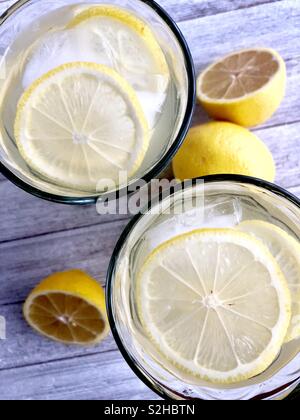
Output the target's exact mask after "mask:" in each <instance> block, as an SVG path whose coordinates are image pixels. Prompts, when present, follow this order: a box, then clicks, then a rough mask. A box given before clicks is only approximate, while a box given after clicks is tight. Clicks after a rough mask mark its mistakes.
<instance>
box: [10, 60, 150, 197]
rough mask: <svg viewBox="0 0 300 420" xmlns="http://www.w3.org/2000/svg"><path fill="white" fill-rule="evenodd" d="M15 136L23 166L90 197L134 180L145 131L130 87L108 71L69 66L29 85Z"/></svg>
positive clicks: (146, 135)
mask: <svg viewBox="0 0 300 420" xmlns="http://www.w3.org/2000/svg"><path fill="white" fill-rule="evenodd" d="M15 137H16V141H17V145H18V148H19V150H20V153H21V155H22V156H23V158H24V159H25V161H26V162H27V163H28V165H29V166H30V167H31V168H32V169H33V170H35V171H36V172H38V173H39V174H41V175H42V176H43V177H45V178H47V179H50V180H51V181H53V182H54V183H57V184H58V185H61V186H66V187H70V188H77V189H79V190H80V191H90V192H95V191H96V190H97V185H99V182H100V181H102V180H103V179H109V180H111V181H112V182H113V183H114V184H115V185H116V186H118V182H119V174H120V172H121V171H126V172H127V173H128V176H129V177H130V176H133V175H134V174H135V172H136V171H137V170H138V169H139V167H140V165H141V163H142V161H143V159H144V156H145V153H146V151H147V149H148V145H149V130H148V125H147V121H146V118H145V116H144V113H143V110H142V108H141V105H140V103H139V100H138V98H137V96H136V94H135V92H134V91H133V89H132V87H131V86H130V85H129V84H128V83H127V82H126V81H125V79H123V78H122V77H121V76H119V75H118V74H117V73H116V72H115V71H114V70H113V69H111V68H108V67H106V66H103V65H98V64H94V63H80V62H75V63H69V64H65V65H63V66H60V67H58V68H56V69H54V70H52V71H50V72H49V73H47V74H46V75H44V76H43V77H41V78H40V79H38V80H37V81H36V82H34V83H33V84H32V85H31V86H30V87H29V88H28V89H27V90H26V91H25V93H24V94H23V96H22V97H21V99H20V101H19V104H18V108H17V116H16V122H15Z"/></svg>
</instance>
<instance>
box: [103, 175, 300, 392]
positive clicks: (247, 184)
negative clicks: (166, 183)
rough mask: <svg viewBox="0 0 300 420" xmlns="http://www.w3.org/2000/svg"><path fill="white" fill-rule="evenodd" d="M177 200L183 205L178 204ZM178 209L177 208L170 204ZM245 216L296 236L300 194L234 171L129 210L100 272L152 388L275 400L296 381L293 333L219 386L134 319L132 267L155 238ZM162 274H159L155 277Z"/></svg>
mask: <svg viewBox="0 0 300 420" xmlns="http://www.w3.org/2000/svg"><path fill="white" fill-rule="evenodd" d="M182 204H185V205H184V207H183V206H182ZM177 208H179V209H181V210H180V211H179V212H177V211H175V209H177ZM245 220H262V221H266V222H269V223H272V224H274V225H276V226H278V227H280V228H282V229H284V230H285V231H286V232H288V233H289V234H290V235H292V236H293V237H294V238H295V239H296V240H298V241H300V200H299V199H298V198H296V197H294V196H293V195H291V194H290V193H288V192H287V191H285V190H283V189H281V188H279V187H277V186H275V185H273V184H269V183H267V182H264V181H261V180H258V179H254V178H248V177H243V176H234V175H220V176H210V177H205V178H203V179H199V180H194V181H193V183H192V185H189V186H186V187H184V188H183V189H182V187H181V186H179V187H178V190H177V191H175V192H174V194H171V196H167V197H165V198H163V199H160V200H159V201H158V202H156V203H154V204H152V205H151V207H150V208H149V209H148V210H147V211H145V212H142V214H140V215H138V216H136V217H135V218H134V219H133V220H132V222H131V223H130V224H129V225H128V226H127V228H126V229H125V231H124V233H123V235H122V236H121V238H120V240H119V242H118V244H117V246H116V249H115V251H114V254H113V257H112V260H111V264H110V268H109V272H108V277H107V306H108V313H109V318H110V324H111V328H112V332H113V334H114V337H115V340H116V342H117V344H118V346H119V349H120V351H121V352H122V354H123V356H124V358H125V359H126V361H127V362H128V364H129V365H130V367H131V368H132V369H133V371H134V372H135V373H136V374H137V375H138V377H139V378H140V379H141V380H142V381H144V383H145V384H146V385H148V386H149V387H150V388H151V389H152V390H153V391H155V392H157V393H158V394H159V395H160V396H161V397H163V398H167V399H169V398H171V399H178V400H189V399H203V400H251V399H262V400H264V399H282V398H284V397H285V396H287V395H288V394H290V393H291V392H292V391H293V390H294V389H295V388H296V386H297V385H298V383H299V382H300V340H294V341H292V342H290V343H288V344H285V345H284V346H283V347H282V350H281V353H280V354H279V355H278V358H277V359H276V361H275V362H274V363H273V364H272V365H271V366H270V367H269V368H268V369H267V370H266V371H265V372H263V373H262V374H260V375H259V376H257V377H254V378H252V379H249V380H248V381H244V382H242V383H238V384H236V385H228V386H218V385H213V384H211V383H208V382H205V381H202V380H200V379H197V378H196V377H193V376H192V375H189V374H186V373H183V372H182V371H180V369H178V368H176V367H175V366H174V365H172V364H171V363H170V362H169V361H168V360H167V359H165V358H164V357H163V356H162V355H161V354H160V352H159V351H158V350H157V349H156V347H155V345H154V344H153V343H152V341H151V340H150V339H149V337H148V335H147V334H146V333H145V330H144V328H143V326H142V324H141V322H140V319H139V315H138V310H137V306H136V280H137V274H138V272H139V271H140V268H141V266H142V265H143V263H144V262H145V259H146V258H147V256H148V255H149V253H150V252H151V251H152V250H153V249H154V248H156V247H157V246H158V245H159V244H160V243H163V242H165V241H167V240H168V239H170V238H172V237H174V236H176V235H178V234H180V233H185V232H188V231H192V230H195V229H198V228H202V227H205V228H209V227H211V228H232V227H234V226H236V225H237V224H239V223H240V222H242V221H245ZM162 281H163V279H162Z"/></svg>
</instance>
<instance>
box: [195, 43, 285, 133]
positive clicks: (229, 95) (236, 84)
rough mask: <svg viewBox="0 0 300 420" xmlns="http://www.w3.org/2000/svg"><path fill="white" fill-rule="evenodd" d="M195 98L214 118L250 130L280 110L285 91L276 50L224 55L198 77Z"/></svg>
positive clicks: (280, 60)
mask: <svg viewBox="0 0 300 420" xmlns="http://www.w3.org/2000/svg"><path fill="white" fill-rule="evenodd" d="M197 88H198V99H199V101H200V103H201V104H202V105H203V107H204V108H205V109H206V110H207V112H208V113H209V115H210V116H211V117H213V118H216V119H221V120H228V121H231V122H233V123H236V124H239V125H242V126H246V127H251V126H255V125H258V124H261V123H263V122H265V121H266V120H267V119H268V118H270V117H271V116H272V115H273V113H274V112H275V111H276V110H277V108H278V107H279V105H280V103H281V101H282V99H283V97H284V94H285V88H286V65H285V62H284V60H283V59H282V57H281V56H280V55H279V54H278V52H277V51H274V50H273V49H269V48H253V49H248V50H242V51H238V52H235V53H232V54H229V55H227V56H226V57H224V58H222V59H221V60H219V61H217V62H216V63H214V64H212V65H211V66H210V67H208V68H207V69H205V70H204V71H203V72H202V73H201V74H200V76H199V78H198V83H197Z"/></svg>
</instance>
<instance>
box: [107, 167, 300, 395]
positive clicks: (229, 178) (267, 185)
mask: <svg viewBox="0 0 300 420" xmlns="http://www.w3.org/2000/svg"><path fill="white" fill-rule="evenodd" d="M198 181H204V185H205V184H209V183H216V182H232V183H242V184H248V185H254V186H256V187H259V188H262V189H264V190H267V191H269V192H272V193H273V194H275V195H277V196H280V197H283V198H285V199H286V200H288V201H289V202H291V203H293V204H294V205H295V206H296V207H298V208H299V209H300V199H299V198H298V197H296V196H295V195H294V194H292V193H290V192H289V191H287V190H286V189H284V188H283V187H280V186H278V185H275V184H273V183H271V182H268V181H264V180H262V179H259V178H254V177H249V176H245V175H231V174H220V175H208V176H203V177H199V178H194V179H193V180H191V184H189V186H188V188H192V187H193V186H196V185H197V182H198ZM183 187H184V183H179V184H178V186H177V187H175V189H174V192H172V195H174V194H176V192H177V191H183ZM164 199H166V197H165V196H164V195H163V194H162V193H161V194H160V195H159V197H158V200H157V201H156V202H155V203H154V204H153V203H152V204H153V205H157V204H158V203H161V202H162V201H163V200H164ZM152 204H151V202H149V204H148V209H149V210H150V209H151V208H152V207H153V206H152ZM146 214H147V213H146ZM144 216H145V214H143V212H141V213H139V214H137V215H136V216H135V217H134V218H133V219H132V220H131V221H130V222H129V223H128V225H127V226H126V227H125V229H124V230H123V232H122V234H121V236H120V238H119V240H118V242H117V244H116V246H115V248H114V251H113V254H112V257H111V260H110V263H109V267H108V271H107V276H106V307H107V314H108V320H109V324H110V328H111V331H112V334H113V337H114V340H115V342H116V344H117V347H118V349H119V351H120V352H121V354H122V356H123V358H124V359H125V361H126V363H127V364H128V366H129V367H130V368H131V370H132V371H133V372H134V373H135V375H136V376H137V377H138V378H139V379H140V380H141V381H142V382H143V383H144V384H145V385H146V386H147V387H148V388H150V390H152V391H153V392H154V393H156V394H157V395H158V396H159V397H161V398H163V399H165V400H172V398H171V397H170V395H169V394H168V393H167V392H165V391H164V390H163V389H162V388H161V387H159V386H158V385H156V384H155V383H154V381H151V380H150V379H149V378H148V376H147V375H146V374H145V375H144V374H143V373H142V370H143V367H142V366H141V367H139V366H138V364H137V363H136V361H135V360H134V358H133V357H132V355H131V354H130V352H129V351H128V350H127V349H126V347H125V345H124V344H123V342H122V339H121V336H120V334H119V332H118V329H117V326H116V320H115V316H114V308H113V302H112V296H113V294H112V290H113V287H114V284H113V283H114V271H115V268H116V264H117V262H118V260H119V257H120V253H121V251H122V249H123V247H124V244H125V243H126V241H127V239H128V238H129V236H130V234H131V232H132V230H133V229H134V228H135V227H136V226H137V224H138V223H139V222H140V220H141V219H142V218H143V217H144ZM287 386H288V385H287ZM169 391H170V392H172V393H173V391H172V390H169ZM274 391H275V390H274ZM188 399H189V398H187V400H188Z"/></svg>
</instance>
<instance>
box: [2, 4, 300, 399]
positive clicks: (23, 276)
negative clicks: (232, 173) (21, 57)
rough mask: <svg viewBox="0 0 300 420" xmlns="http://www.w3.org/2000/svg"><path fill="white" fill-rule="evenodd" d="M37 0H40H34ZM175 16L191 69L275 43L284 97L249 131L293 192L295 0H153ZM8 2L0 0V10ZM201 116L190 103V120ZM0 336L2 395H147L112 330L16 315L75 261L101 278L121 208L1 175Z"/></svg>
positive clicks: (299, 58)
mask: <svg viewBox="0 0 300 420" xmlns="http://www.w3.org/2000/svg"><path fill="white" fill-rule="evenodd" d="M41 1H43V0H41ZM159 1H160V3H161V5H162V6H164V7H165V8H166V9H167V11H168V12H169V13H170V14H171V15H172V16H173V18H174V19H175V20H176V21H177V22H178V23H179V26H180V28H181V30H182V31H183V33H184V35H185V36H186V39H187V41H188V43H189V45H190V47H191V50H192V54H193V57H194V60H195V64H196V70H197V72H199V71H200V70H201V69H203V68H204V67H205V66H206V65H207V64H208V63H210V62H211V61H212V60H214V59H216V58H218V57H220V56H222V55H223V54H224V53H227V52H231V51H232V50H235V49H239V48H242V47H248V46H269V47H274V48H276V49H277V50H278V51H279V52H280V53H281V54H282V56H283V57H284V59H285V60H286V63H287V68H288V89H287V95H286V98H285V100H284V102H283V104H282V105H281V107H280V109H279V111H278V112H277V113H276V115H275V116H274V117H273V118H272V119H271V120H270V121H268V122H267V123H266V124H265V125H264V126H262V127H260V128H258V129H255V130H254V131H255V132H256V133H257V134H258V135H259V136H260V137H261V138H262V139H263V140H264V141H265V142H266V143H267V144H268V146H269V147H270V148H271V150H272V152H273V154H274V156H275V159H276V163H277V168H278V175H277V183H278V184H280V185H281V186H283V187H285V188H287V189H289V190H290V191H291V192H293V193H294V194H298V196H299V195H300V178H299V169H300V166H299V157H300V0H282V1H272V0H159ZM11 3H13V2H12V1H4V2H3V1H2V2H0V11H1V12H2V11H4V10H5V8H6V7H7V6H8V5H10V4H11ZM205 118H206V117H205V116H204V113H202V112H201V110H200V109H197V111H196V114H195V121H199V120H201V121H202V120H203V119H205ZM0 197H1V207H0V315H2V316H4V317H5V318H6V321H7V340H6V341H0V398H2V399H156V398H157V397H156V395H155V394H153V393H152V392H151V391H150V390H148V389H147V388H146V387H145V386H144V385H143V384H142V382H140V381H139V380H138V379H137V378H136V377H135V375H134V374H133V373H132V372H131V370H130V369H129V367H128V366H127V365H126V363H125V362H124V360H123V358H122V356H121V354H120V353H119V351H118V349H117V347H116V344H115V343H114V340H113V339H112V337H110V338H108V339H107V340H106V341H105V342H104V343H102V344H101V345H100V346H99V347H96V348H87V349H81V348H77V347H65V346H63V345H59V344H55V343H53V342H51V341H48V340H47V339H44V338H42V337H39V336H38V335H36V334H35V333H34V332H33V331H32V330H31V329H30V328H29V327H28V326H27V325H26V323H25V322H24V320H23V317H22V303H23V301H24V299H25V298H26V296H27V295H28V293H29V292H30V290H31V289H32V288H33V287H34V286H35V285H36V284H37V283H38V282H39V281H40V280H41V279H42V278H44V277H45V276H47V275H49V274H51V273H53V272H56V271H60V270H66V269H70V268H74V267H78V268H81V269H83V270H86V271H88V272H89V273H90V274H91V275H93V276H95V278H97V279H98V280H100V281H102V282H103V281H104V279H105V274H106V269H107V265H108V262H109V258H110V256H111V253H112V250H113V248H114V245H115V243H116V241H117V239H118V237H119V235H120V233H121V231H122V229H123V228H124V227H125V225H126V224H127V222H128V218H127V217H124V216H123V217H122V216H116V217H111V216H110V217H100V216H98V215H97V213H96V209H95V207H94V206H91V207H89V208H87V207H85V208H80V207H68V206H63V205H58V204H51V203H48V202H45V201H42V200H40V199H38V198H35V197H32V196H30V195H29V194H27V193H25V192H23V191H21V190H19V189H18V188H16V187H15V186H14V185H12V184H11V183H10V182H9V181H7V180H6V179H5V178H4V177H3V176H1V175H0Z"/></svg>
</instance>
